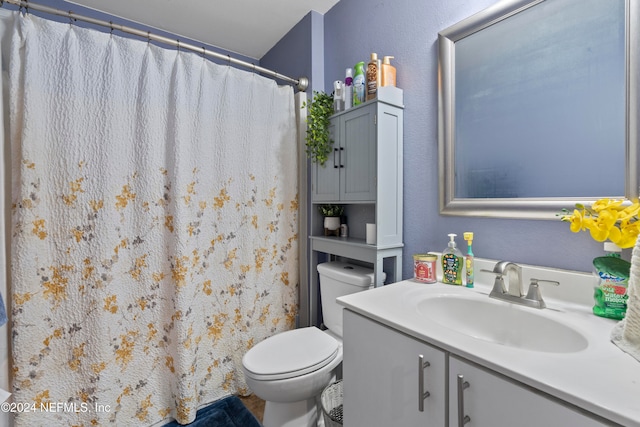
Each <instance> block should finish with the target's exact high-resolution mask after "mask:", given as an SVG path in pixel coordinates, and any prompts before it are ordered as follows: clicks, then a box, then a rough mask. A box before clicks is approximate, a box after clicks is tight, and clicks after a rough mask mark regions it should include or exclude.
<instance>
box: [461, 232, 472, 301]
mask: <svg viewBox="0 0 640 427" xmlns="http://www.w3.org/2000/svg"><path fill="white" fill-rule="evenodd" d="M463 236H464V240H466V241H467V248H468V249H467V255H465V257H464V265H465V269H466V276H467V288H473V250H471V244H472V243H473V233H472V232H470V231H467V232H465V233H464V235H463Z"/></svg>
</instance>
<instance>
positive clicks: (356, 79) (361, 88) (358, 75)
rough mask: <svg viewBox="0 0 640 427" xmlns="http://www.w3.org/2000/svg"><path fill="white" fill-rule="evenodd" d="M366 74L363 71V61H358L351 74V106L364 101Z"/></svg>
mask: <svg viewBox="0 0 640 427" xmlns="http://www.w3.org/2000/svg"><path fill="white" fill-rule="evenodd" d="M366 85H367V82H366V76H365V73H364V61H361V62H358V63H357V64H356V66H355V71H354V75H353V106H354V107H355V106H356V105H360V104H362V103H363V102H364V101H365V96H366Z"/></svg>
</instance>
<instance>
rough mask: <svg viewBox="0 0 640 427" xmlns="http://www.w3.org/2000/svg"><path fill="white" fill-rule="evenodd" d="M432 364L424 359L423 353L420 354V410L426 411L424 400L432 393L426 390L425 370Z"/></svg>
mask: <svg viewBox="0 0 640 427" xmlns="http://www.w3.org/2000/svg"><path fill="white" fill-rule="evenodd" d="M429 366H431V363H429V362H427V361H425V360H424V356H423V355H422V354H421V355H419V356H418V411H420V412H424V400H425V399H426V398H427V397H429V396H430V394H431V393H429V392H428V391H424V370H425V368H428V367H429Z"/></svg>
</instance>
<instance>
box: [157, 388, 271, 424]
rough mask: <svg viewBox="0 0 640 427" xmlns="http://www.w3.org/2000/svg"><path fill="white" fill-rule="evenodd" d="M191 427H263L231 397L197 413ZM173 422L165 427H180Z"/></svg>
mask: <svg viewBox="0 0 640 427" xmlns="http://www.w3.org/2000/svg"><path fill="white" fill-rule="evenodd" d="M186 425H187V426H189V427H262V426H261V424H260V423H259V422H258V420H256V418H255V417H254V416H253V414H252V413H251V412H249V410H248V409H247V407H246V406H244V404H243V403H242V401H241V400H240V399H238V397H237V396H229V397H225V398H224V399H221V400H218V401H216V402H213V403H212V404H211V405H209V406H206V407H204V408H202V409H200V410H198V412H197V413H196V419H195V421H193V422H192V423H191V424H186ZM180 426H182V424H178V423H177V422H175V421H173V422H171V423H169V424H165V425H164V427H180Z"/></svg>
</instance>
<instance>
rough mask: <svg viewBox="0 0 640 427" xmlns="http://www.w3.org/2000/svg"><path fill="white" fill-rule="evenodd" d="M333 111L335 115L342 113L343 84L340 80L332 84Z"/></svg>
mask: <svg viewBox="0 0 640 427" xmlns="http://www.w3.org/2000/svg"><path fill="white" fill-rule="evenodd" d="M333 111H334V112H336V113H339V112H341V111H344V82H343V81H342V80H336V81H335V82H333Z"/></svg>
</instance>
